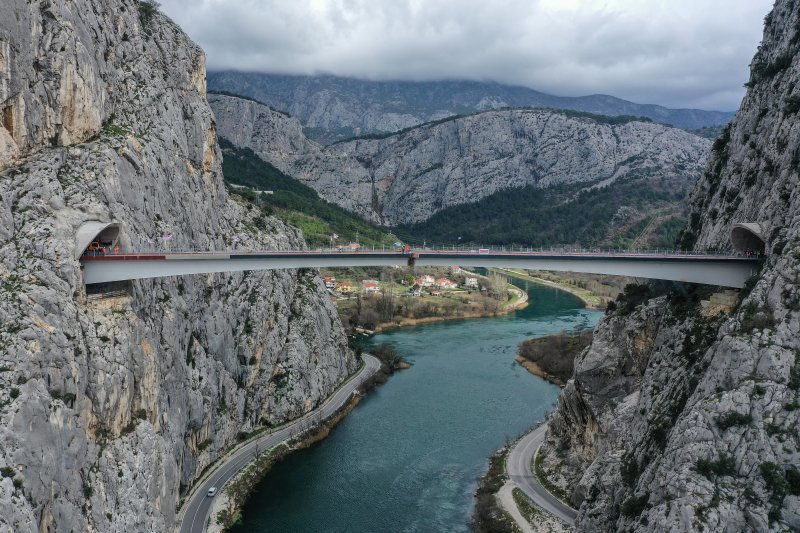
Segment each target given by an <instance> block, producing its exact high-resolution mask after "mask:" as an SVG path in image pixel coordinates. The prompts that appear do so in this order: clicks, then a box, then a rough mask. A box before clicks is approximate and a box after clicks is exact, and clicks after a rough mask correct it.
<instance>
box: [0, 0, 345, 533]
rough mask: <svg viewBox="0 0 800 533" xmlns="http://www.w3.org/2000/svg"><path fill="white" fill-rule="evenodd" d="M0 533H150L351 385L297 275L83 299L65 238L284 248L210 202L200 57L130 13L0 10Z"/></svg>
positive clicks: (327, 315)
mask: <svg viewBox="0 0 800 533" xmlns="http://www.w3.org/2000/svg"><path fill="white" fill-rule="evenodd" d="M0 109H2V110H3V123H2V127H0V168H3V169H5V170H4V171H2V172H1V173H0V531H166V530H169V529H170V528H171V527H173V525H174V521H175V516H176V507H177V503H178V498H179V492H180V491H181V490H182V489H183V488H185V487H187V486H188V485H190V484H191V483H192V481H193V480H194V479H195V478H196V477H197V476H198V475H199V474H200V472H201V471H202V470H203V468H204V467H205V466H207V465H208V464H209V463H210V462H211V461H213V460H214V459H215V458H216V457H218V456H219V455H220V454H221V453H222V452H223V451H224V450H225V449H226V448H228V447H229V446H230V445H231V444H233V443H234V442H236V440H237V436H238V434H239V433H240V432H246V431H249V430H251V429H253V428H255V427H257V426H262V425H265V424H277V423H280V422H282V421H285V420H288V419H291V418H294V417H296V416H298V415H300V414H301V413H303V412H306V411H308V410H309V409H311V408H312V407H313V406H314V405H316V404H317V403H318V402H320V400H322V399H323V398H324V397H325V396H327V395H328V394H329V393H330V392H331V391H332V390H333V389H334V388H335V387H336V385H337V384H338V383H339V382H340V381H341V380H342V379H343V378H344V377H345V376H346V375H347V374H349V373H351V372H352V371H354V370H355V367H356V366H357V361H356V359H355V357H354V356H353V354H352V353H351V352H350V351H349V350H348V349H347V343H346V338H345V336H344V334H343V331H342V328H341V325H340V323H339V320H338V318H337V314H336V310H335V308H334V307H333V305H332V304H331V303H330V302H329V300H328V298H327V297H326V296H325V293H324V288H323V287H322V286H321V284H320V282H319V280H318V279H317V278H316V276H315V275H314V273H313V272H253V273H245V274H231V275H208V276H187V277H182V278H165V279H158V280H143V281H137V282H134V283H132V284H131V285H130V286H129V287H128V290H127V294H125V295H122V296H119V297H116V298H109V299H102V300H87V297H86V293H85V290H84V286H83V284H82V281H81V273H80V264H79V262H78V261H77V260H76V252H77V253H79V252H80V250H76V249H75V233H76V231H77V229H78V227H80V225H81V224H82V223H84V222H85V221H88V220H100V221H111V220H116V221H119V222H120V223H121V225H122V243H123V247H124V248H128V249H136V250H142V249H147V248H151V247H153V246H156V244H153V242H154V241H155V242H156V243H157V242H158V241H159V237H160V236H161V235H162V234H163V233H165V232H170V233H172V234H173V235H174V239H173V241H172V243H171V244H170V246H171V247H172V248H173V249H182V248H190V247H196V248H201V249H226V248H229V247H230V246H231V239H232V237H233V235H235V234H242V235H247V236H248V240H247V241H245V242H247V243H248V244H249V245H250V246H253V247H260V246H281V247H287V246H297V247H300V246H302V245H303V242H302V238H301V235H300V234H299V233H298V232H297V231H296V230H294V229H292V228H289V227H287V226H285V225H283V224H282V223H280V222H279V221H277V220H276V219H273V218H271V217H264V216H262V214H261V213H260V211H257V210H255V209H254V208H252V207H251V206H249V205H240V204H237V203H236V202H234V201H232V200H231V199H229V198H228V196H227V194H226V192H225V189H224V186H223V181H222V175H221V170H220V154H219V149H218V147H217V145H216V130H215V124H214V121H213V115H212V113H211V110H210V108H209V106H208V103H207V101H206V99H205V67H204V57H203V54H202V51H201V50H200V49H199V48H197V47H196V46H195V45H194V44H193V43H191V42H190V41H189V40H188V38H187V37H186V36H185V35H184V34H183V33H182V32H181V31H180V29H179V28H178V27H176V26H175V25H174V24H173V23H172V22H171V21H169V20H168V19H166V18H165V17H163V16H162V15H161V14H159V13H158V12H157V10H156V9H154V8H153V7H152V6H150V5H148V4H145V3H139V2H136V1H133V0H77V1H75V2H68V3H52V2H36V1H34V2H27V1H22V0H11V1H9V2H5V3H3V5H2V6H0Z"/></svg>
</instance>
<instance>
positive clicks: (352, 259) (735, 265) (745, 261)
mask: <svg viewBox="0 0 800 533" xmlns="http://www.w3.org/2000/svg"><path fill="white" fill-rule="evenodd" d="M81 262H82V264H83V268H84V282H85V283H87V284H92V283H105V282H110V281H123V280H130V279H143V278H156V277H165V276H179V275H189V274H204V273H214V272H237V271H244V270H265V269H283V268H290V269H295V268H321V267H333V268H335V267H349V266H402V265H406V264H409V263H413V264H415V265H418V266H453V265H457V264H458V265H464V266H472V267H491V266H496V267H506V268H525V269H530V270H555V271H564V272H585V273H594V274H611V275H621V276H631V277H640V278H652V279H665V280H673V281H685V282H689V283H705V284H710V285H719V286H725V287H735V288H740V287H742V286H743V285H744V282H745V281H746V280H747V278H749V277H750V276H752V275H753V274H754V273H755V272H756V271H757V270H758V265H759V262H760V260H759V259H756V258H753V257H741V256H733V255H707V254H681V253H633V252H585V251H580V252H552V251H488V252H484V251H463V250H412V251H411V252H396V251H363V252H362V251H359V252H353V251H347V252H340V251H336V250H270V251H247V252H245V251H237V252H177V253H126V254H111V255H84V256H83V257H81Z"/></svg>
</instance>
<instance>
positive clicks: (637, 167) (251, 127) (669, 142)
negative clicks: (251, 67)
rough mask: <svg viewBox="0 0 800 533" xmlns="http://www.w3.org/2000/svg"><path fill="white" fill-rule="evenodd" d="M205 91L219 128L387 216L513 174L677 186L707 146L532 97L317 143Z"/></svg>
mask: <svg viewBox="0 0 800 533" xmlns="http://www.w3.org/2000/svg"><path fill="white" fill-rule="evenodd" d="M210 102H211V105H212V108H213V109H214V113H215V116H216V119H217V123H218V127H219V132H220V135H221V136H222V137H225V138H228V139H230V140H231V141H232V142H234V144H237V145H238V146H243V147H248V148H251V149H252V150H253V151H255V152H256V153H258V154H259V155H260V156H261V157H263V158H264V159H265V160H267V161H269V162H270V163H272V164H273V165H275V166H276V167H278V168H279V169H281V170H282V171H283V172H285V173H286V174H289V175H290V176H293V177H295V178H297V179H299V180H301V181H303V182H304V183H306V184H307V185H309V186H311V187H313V188H314V189H316V190H317V192H318V193H319V194H320V195H321V196H323V197H324V198H325V199H327V200H329V201H331V202H334V203H337V204H339V205H340V206H342V207H344V208H345V209H348V210H350V211H353V212H355V213H357V214H359V215H361V216H363V217H364V218H366V219H368V220H372V221H373V222H377V223H380V224H386V225H390V226H392V225H397V224H404V223H412V222H418V221H422V220H425V219H427V218H429V217H430V216H431V215H433V214H434V213H436V212H437V211H439V210H441V209H443V208H445V207H448V206H452V205H458V204H463V203H468V202H474V201H476V200H479V199H481V198H483V197H485V196H488V195H490V194H492V193H494V192H497V191H499V190H502V189H507V188H510V187H521V186H525V185H534V186H537V187H548V186H552V185H558V184H565V183H587V184H589V183H592V184H600V183H602V184H609V183H612V182H614V181H616V180H647V181H648V182H650V184H651V185H650V186H651V187H654V188H659V187H660V188H666V189H667V190H670V191H674V192H675V193H676V194H680V193H681V192H684V191H688V189H689V188H690V187H691V186H692V185H693V184H694V182H695V181H696V179H697V178H698V177H699V176H700V174H701V173H702V169H703V166H704V165H705V159H706V154H707V151H708V148H709V147H710V142H709V141H708V140H706V139H703V138H700V137H697V136H695V135H692V134H690V133H687V132H685V131H683V130H679V129H675V128H670V127H668V126H663V125H660V124H654V123H649V122H641V121H633V120H615V119H608V118H604V117H593V116H587V115H581V114H575V113H572V112H565V111H552V110H543V109H518V110H497V111H487V112H484V113H479V114H476V115H470V116H465V117H460V118H451V119H446V120H442V121H439V122H432V123H429V124H424V125H421V126H418V127H415V128H412V129H409V130H405V131H401V132H399V133H396V134H393V135H387V136H377V137H372V138H363V139H354V140H350V141H343V142H339V143H336V144H333V145H330V146H327V147H322V146H320V145H318V144H317V143H315V142H313V141H310V140H309V139H307V138H306V137H305V135H304V134H303V130H302V126H301V125H300V123H299V122H298V121H297V120H296V119H294V118H291V117H288V116H286V115H285V114H282V113H279V112H276V111H274V110H272V109H270V108H268V107H267V106H264V105H261V104H259V103H257V102H254V101H251V100H245V99H241V98H235V97H231V96H224V95H216V94H215V95H211V97H210Z"/></svg>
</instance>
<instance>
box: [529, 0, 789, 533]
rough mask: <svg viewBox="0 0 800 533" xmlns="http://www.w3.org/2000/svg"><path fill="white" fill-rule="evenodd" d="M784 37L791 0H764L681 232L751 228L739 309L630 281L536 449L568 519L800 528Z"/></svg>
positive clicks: (723, 233) (722, 241) (648, 526)
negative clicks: (566, 492) (751, 46)
mask: <svg viewBox="0 0 800 533" xmlns="http://www.w3.org/2000/svg"><path fill="white" fill-rule="evenodd" d="M799 47H800V5H798V4H797V3H796V2H794V1H792V0H778V1H777V2H776V4H775V7H774V9H773V11H772V13H771V14H770V15H769V16H768V17H767V19H766V24H765V30H764V40H763V43H762V45H761V47H760V48H759V50H758V52H757V53H756V56H755V59H754V60H753V63H752V66H751V78H750V81H749V83H748V86H749V89H748V92H747V95H746V97H745V99H744V101H743V103H742V107H741V109H740V111H739V113H738V114H737V116H736V118H735V119H734V120H733V122H732V123H731V125H730V128H729V129H727V130H726V131H725V132H724V133H723V135H722V136H721V137H720V139H719V140H717V141H716V143H715V144H714V147H713V150H712V153H711V157H710V161H709V163H708V166H707V168H706V171H705V174H704V176H703V178H702V179H701V180H700V182H699V183H698V185H697V187H696V188H695V190H694V192H693V194H692V197H691V208H692V214H691V217H690V225H689V227H688V228H687V229H686V230H685V231H684V234H683V237H682V242H683V243H684V244H685V245H689V246H696V247H697V248H699V249H700V248H706V247H717V248H730V242H729V232H730V227H731V224H732V223H737V222H756V223H759V224H760V225H761V227H762V229H763V234H764V235H765V237H766V250H767V252H768V253H769V257H768V259H767V261H766V263H765V264H764V266H763V269H762V271H761V272H760V274H759V276H758V277H757V279H754V280H753V283H751V284H749V285H748V287H747V288H746V289H745V290H743V291H742V293H741V303H740V304H739V305H738V308H737V309H736V310H734V311H733V312H731V313H729V314H722V315H719V316H716V317H705V316H703V314H702V313H700V312H699V307H698V306H697V305H696V303H697V300H699V299H702V298H704V297H707V295H708V291H707V289H704V288H701V287H689V288H686V289H685V290H676V289H672V290H668V291H663V290H660V289H658V288H656V287H651V288H650V289H649V290H648V291H631V293H630V294H629V298H628V299H627V300H625V301H623V302H620V305H619V308H618V309H617V311H615V312H613V313H610V314H609V315H608V316H607V317H606V318H605V319H604V320H603V321H602V322H601V323H600V325H599V326H598V329H597V331H596V334H595V337H594V342H593V344H592V346H591V347H589V348H588V349H587V350H586V351H585V352H584V353H583V354H582V355H581V357H579V358H578V360H576V368H575V373H574V376H573V379H572V380H570V382H569V383H568V385H567V387H566V389H565V390H564V392H563V394H562V396H561V398H560V399H559V402H558V407H557V409H556V411H555V413H554V414H553V416H552V420H551V427H550V431H549V435H548V441H547V444H546V446H545V450H544V451H545V455H546V456H547V460H546V466H547V468H548V469H550V470H552V471H553V472H556V471H558V472H560V473H561V475H562V476H563V477H562V479H561V482H562V483H563V484H564V485H565V486H567V485H569V486H571V487H574V491H573V495H572V497H573V500H574V502H575V503H576V504H577V505H580V514H579V517H578V521H577V524H578V530H580V531H599V530H637V531H649V530H653V529H656V530H659V531H673V530H679V531H689V530H692V531H702V530H706V531H766V530H787V529H792V530H797V529H798V528H800V452H799V451H798V448H799V447H800V433H798V429H797V428H798V427H800V366H798V365H799V363H800V287H798V281H800V187H799V185H800V177H798V171H800V167H799V166H798V155H797V154H798V153H800V130H798V128H797V124H798V115H797V113H798V110H800V105H798V102H800V95H799V94H798V93H797V88H796V86H797V83H798V81H799V80H800V60H799V59H798V56H797V52H798V48H799ZM663 293H666V294H664V295H661V296H659V297H657V298H655V299H650V300H647V296H648V294H649V295H659V294H663ZM637 304H640V305H637Z"/></svg>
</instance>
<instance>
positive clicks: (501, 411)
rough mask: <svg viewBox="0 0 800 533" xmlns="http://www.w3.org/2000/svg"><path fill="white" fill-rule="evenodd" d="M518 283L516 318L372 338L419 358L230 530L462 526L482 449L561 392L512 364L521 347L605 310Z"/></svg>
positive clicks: (278, 470) (520, 426)
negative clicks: (520, 298)
mask: <svg viewBox="0 0 800 533" xmlns="http://www.w3.org/2000/svg"><path fill="white" fill-rule="evenodd" d="M515 284H517V285H518V286H520V287H522V288H525V289H527V291H528V295H529V297H530V301H531V304H530V305H529V306H528V307H527V308H526V309H523V310H521V311H518V312H516V313H514V314H511V315H505V316H502V317H496V318H487V319H478V320H463V321H446V322H440V323H435V324H426V325H423V326H418V327H414V328H406V329H397V330H393V331H390V332H387V333H384V334H381V335H377V336H376V337H374V338H373V339H371V343H373V344H376V343H383V342H387V343H390V344H392V345H394V346H395V348H396V349H397V350H398V351H399V352H400V353H401V354H403V355H404V356H405V357H406V358H407V359H409V360H410V361H411V362H412V363H413V364H414V366H413V367H412V368H411V369H409V370H404V371H401V372H400V373H398V374H396V375H395V376H393V377H392V378H391V379H390V380H389V382H388V383H387V384H386V385H383V386H381V387H379V388H378V389H377V390H376V391H375V392H372V393H370V394H369V395H368V396H367V398H366V399H365V400H364V401H363V402H362V403H361V404H360V405H359V406H358V407H357V408H356V409H355V410H354V411H353V412H352V413H351V414H350V415H349V416H348V417H347V418H345V420H344V421H343V422H342V423H341V424H339V426H337V427H336V429H335V430H334V431H333V432H332V433H331V435H330V437H328V438H327V439H326V440H324V441H323V442H321V443H319V444H318V445H316V446H314V447H312V448H310V449H308V450H303V451H299V452H296V453H294V454H292V455H290V456H289V457H287V458H286V459H284V460H283V461H282V462H281V463H279V464H278V465H276V466H275V467H274V468H273V470H272V471H271V472H270V473H269V474H268V475H267V477H266V478H265V479H264V481H262V482H261V484H260V485H259V486H258V487H257V489H256V492H255V493H254V495H253V497H252V498H251V499H250V501H249V502H248V504H247V505H246V506H245V508H244V510H243V514H244V520H243V523H242V524H241V526H239V527H238V529H235V530H234V531H237V532H244V531H248V532H249V531H270V532H272V531H281V532H283V531H287V532H288V531H292V532H293V531H297V532H317V531H319V532H322V531H325V532H345V531H468V530H469V525H468V522H469V519H470V516H471V513H472V507H473V496H472V493H473V491H474V490H475V486H476V478H477V477H478V476H480V475H481V473H482V472H483V471H484V470H485V469H486V466H487V459H488V457H489V455H491V454H492V452H493V451H494V450H496V449H497V448H499V447H501V446H502V445H503V444H504V443H505V441H506V439H510V438H513V437H515V436H517V435H519V434H520V433H522V432H524V431H525V430H527V429H528V428H530V427H531V426H533V425H534V424H535V423H537V422H538V421H540V420H541V419H542V418H543V417H544V415H545V414H546V413H547V412H548V411H549V410H550V409H551V408H552V406H553V404H554V402H555V400H556V398H557V397H558V387H556V386H554V385H551V384H549V383H547V382H545V381H544V380H541V379H539V378H537V377H535V376H532V375H530V374H529V373H528V372H527V371H526V370H525V369H523V368H522V367H520V366H519V365H518V364H517V363H515V362H514V355H515V352H516V348H517V345H518V344H519V342H520V341H522V340H523V339H526V338H529V337H536V336H542V335H546V334H550V333H556V332H559V331H561V330H562V329H568V330H570V329H574V328H575V327H576V326H579V325H584V326H588V327H593V326H594V324H595V323H596V322H597V320H598V318H599V316H600V313H599V312H598V311H589V310H586V309H583V308H582V304H581V302H580V301H579V300H577V299H576V298H575V297H574V296H572V295H569V294H567V293H564V292H560V291H557V290H555V289H551V288H548V287H543V286H540V285H534V284H530V285H528V286H527V287H526V285H525V282H518V281H517V282H515Z"/></svg>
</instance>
